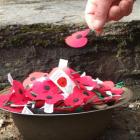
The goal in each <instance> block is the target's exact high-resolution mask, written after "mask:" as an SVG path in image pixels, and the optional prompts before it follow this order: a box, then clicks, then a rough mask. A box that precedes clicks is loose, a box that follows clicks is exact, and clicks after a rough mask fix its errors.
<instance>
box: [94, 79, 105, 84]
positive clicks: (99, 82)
mask: <svg viewBox="0 0 140 140" xmlns="http://www.w3.org/2000/svg"><path fill="white" fill-rule="evenodd" d="M93 81H94V82H97V84H102V83H103V81H101V80H100V79H99V78H96V79H93Z"/></svg>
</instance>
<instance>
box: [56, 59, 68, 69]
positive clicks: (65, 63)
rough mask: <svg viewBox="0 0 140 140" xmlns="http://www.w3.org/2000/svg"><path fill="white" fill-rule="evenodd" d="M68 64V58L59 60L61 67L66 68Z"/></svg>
mask: <svg viewBox="0 0 140 140" xmlns="http://www.w3.org/2000/svg"><path fill="white" fill-rule="evenodd" d="M67 66H68V60H65V59H60V60H59V64H58V67H59V68H60V69H63V68H66V67H67Z"/></svg>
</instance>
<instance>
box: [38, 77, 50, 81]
mask: <svg viewBox="0 0 140 140" xmlns="http://www.w3.org/2000/svg"><path fill="white" fill-rule="evenodd" d="M46 80H48V77H45V76H43V77H40V78H38V79H36V81H38V82H44V81H46Z"/></svg>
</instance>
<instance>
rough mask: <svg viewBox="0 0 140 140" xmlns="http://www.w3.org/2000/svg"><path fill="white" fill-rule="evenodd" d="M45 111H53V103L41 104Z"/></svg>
mask: <svg viewBox="0 0 140 140" xmlns="http://www.w3.org/2000/svg"><path fill="white" fill-rule="evenodd" d="M43 108H44V112H45V113H53V109H54V105H53V104H46V103H45V105H44V106H43Z"/></svg>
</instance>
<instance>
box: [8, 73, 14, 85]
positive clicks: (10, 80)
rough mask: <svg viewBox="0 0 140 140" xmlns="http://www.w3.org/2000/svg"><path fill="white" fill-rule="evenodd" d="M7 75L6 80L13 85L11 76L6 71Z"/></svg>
mask: <svg viewBox="0 0 140 140" xmlns="http://www.w3.org/2000/svg"><path fill="white" fill-rule="evenodd" d="M7 76H8V81H9V83H10V84H11V85H13V78H12V76H11V74H10V73H8V75H7Z"/></svg>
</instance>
